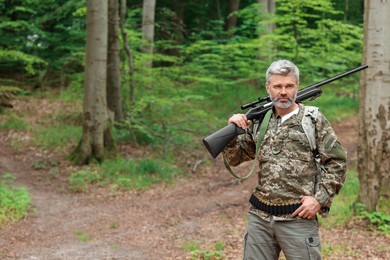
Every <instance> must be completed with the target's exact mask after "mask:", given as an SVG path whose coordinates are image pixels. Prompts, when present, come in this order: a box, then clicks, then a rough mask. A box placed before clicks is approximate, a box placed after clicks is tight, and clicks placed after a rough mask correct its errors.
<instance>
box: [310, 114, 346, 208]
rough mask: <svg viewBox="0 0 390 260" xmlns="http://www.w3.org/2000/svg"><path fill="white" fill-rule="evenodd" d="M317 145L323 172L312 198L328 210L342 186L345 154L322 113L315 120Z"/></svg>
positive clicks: (344, 175) (344, 174) (344, 172)
mask: <svg viewBox="0 0 390 260" xmlns="http://www.w3.org/2000/svg"><path fill="white" fill-rule="evenodd" d="M317 144H318V146H319V152H320V156H321V164H322V165H323V168H324V171H322V174H321V180H320V183H319V188H318V190H317V192H316V194H315V195H314V197H315V198H316V199H317V201H318V202H320V203H321V205H322V206H323V207H327V208H330V206H331V204H332V200H333V198H334V196H335V195H337V194H338V193H339V192H340V190H341V188H342V187H343V185H344V181H345V178H346V171H347V166H346V165H347V164H346V161H347V153H346V151H345V150H344V148H343V147H342V145H341V144H340V142H339V140H338V139H337V136H336V134H335V132H334V130H333V129H332V127H331V125H330V123H329V121H328V120H327V119H326V118H325V116H324V115H323V114H322V113H319V116H318V119H317Z"/></svg>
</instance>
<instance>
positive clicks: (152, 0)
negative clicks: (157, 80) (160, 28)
mask: <svg viewBox="0 0 390 260" xmlns="http://www.w3.org/2000/svg"><path fill="white" fill-rule="evenodd" d="M155 8H156V0H144V5H143V15H142V39H143V40H144V41H145V45H144V46H143V48H142V50H143V51H144V52H145V53H147V54H149V55H150V57H149V58H148V61H147V62H146V66H147V67H152V58H151V56H152V55H153V46H154V13H155Z"/></svg>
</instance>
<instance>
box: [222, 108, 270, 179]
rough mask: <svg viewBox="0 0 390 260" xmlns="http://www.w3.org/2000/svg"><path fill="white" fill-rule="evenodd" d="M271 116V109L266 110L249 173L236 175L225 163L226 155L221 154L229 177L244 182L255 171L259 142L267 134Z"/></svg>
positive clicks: (226, 162)
mask: <svg viewBox="0 0 390 260" xmlns="http://www.w3.org/2000/svg"><path fill="white" fill-rule="evenodd" d="M271 115H272V109H270V110H268V112H267V113H266V114H265V116H264V119H263V121H262V122H261V126H260V132H259V135H258V136H257V142H256V154H255V160H254V162H253V165H252V168H251V170H250V171H249V173H248V174H247V175H245V176H244V177H241V176H239V175H238V174H236V173H235V172H234V171H233V169H232V167H231V166H230V165H229V162H228V161H227V159H226V155H225V153H222V154H223V162H224V164H225V167H226V169H227V170H228V171H229V172H230V174H231V175H233V176H234V177H235V178H237V179H239V180H245V179H248V178H249V177H250V176H251V175H252V173H253V170H254V169H255V165H256V163H257V158H258V157H259V155H258V154H259V149H260V144H261V142H262V141H263V139H264V136H265V133H266V132H267V128H268V123H269V120H270V118H271Z"/></svg>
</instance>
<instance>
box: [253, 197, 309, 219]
mask: <svg viewBox="0 0 390 260" xmlns="http://www.w3.org/2000/svg"><path fill="white" fill-rule="evenodd" d="M249 202H250V203H251V204H252V205H253V206H254V207H255V208H256V209H259V210H261V211H264V212H266V213H268V214H271V215H274V216H278V215H287V214H291V213H293V212H294V211H295V210H296V209H297V208H299V207H300V206H301V205H302V204H301V203H291V204H270V203H267V202H265V201H263V200H261V199H259V198H257V197H256V196H255V195H253V194H252V196H251V198H250V199H249Z"/></svg>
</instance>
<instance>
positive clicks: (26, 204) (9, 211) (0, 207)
mask: <svg viewBox="0 0 390 260" xmlns="http://www.w3.org/2000/svg"><path fill="white" fill-rule="evenodd" d="M14 179H15V177H14V176H13V175H12V174H9V173H5V174H3V175H1V176H0V226H2V225H5V224H6V223H8V222H17V221H19V220H21V219H23V218H25V217H26V216H27V214H28V210H29V209H30V207H31V198H30V195H29V193H28V191H27V190H26V189H25V188H23V187H13V186H11V184H12V183H13V181H14Z"/></svg>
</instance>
